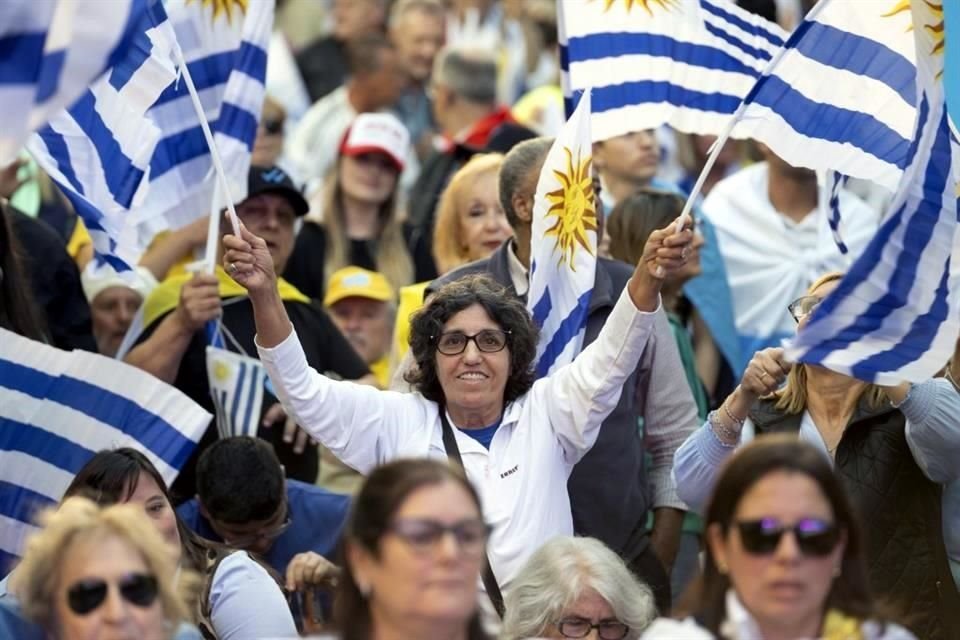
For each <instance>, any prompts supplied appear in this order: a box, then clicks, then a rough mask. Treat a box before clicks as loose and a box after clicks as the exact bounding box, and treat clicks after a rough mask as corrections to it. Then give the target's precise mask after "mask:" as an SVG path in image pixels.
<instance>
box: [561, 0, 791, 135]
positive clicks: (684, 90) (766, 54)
mask: <svg viewBox="0 0 960 640" xmlns="http://www.w3.org/2000/svg"><path fill="white" fill-rule="evenodd" d="M558 28H559V36H560V46H561V48H560V61H561V68H562V69H563V78H562V80H563V84H564V93H565V95H566V96H567V97H568V98H570V97H571V96H575V95H577V93H578V92H579V91H581V90H583V89H585V88H587V87H592V89H593V122H592V128H593V137H594V140H605V139H607V138H611V137H613V136H618V135H621V134H624V133H628V132H631V131H638V130H641V129H652V128H655V127H657V126H659V125H661V124H664V123H667V124H670V125H672V126H673V127H674V128H676V129H679V130H681V131H688V132H691V133H702V134H716V133H719V132H720V131H721V130H722V129H723V127H724V126H725V125H726V124H727V122H728V121H729V119H730V115H731V114H733V112H734V111H736V109H737V107H738V106H739V105H740V102H741V101H742V99H743V97H744V96H746V95H747V92H749V91H750V88H751V87H753V85H754V84H755V82H756V80H757V78H758V77H759V76H760V73H761V72H762V71H763V70H764V69H765V68H766V67H767V66H768V64H769V62H770V60H771V59H772V58H773V56H774V54H775V53H776V52H777V51H778V50H779V49H780V48H781V46H782V45H783V43H784V41H785V40H786V33H785V32H784V31H783V30H782V29H781V28H780V27H778V26H777V25H775V24H772V23H770V22H768V21H766V20H764V19H763V18H760V17H758V16H755V15H753V14H751V13H749V12H747V11H745V10H743V9H741V8H739V7H737V6H736V5H735V4H734V3H733V2H729V1H728V0H644V2H619V1H617V2H603V1H600V0H558ZM568 112H569V108H568Z"/></svg>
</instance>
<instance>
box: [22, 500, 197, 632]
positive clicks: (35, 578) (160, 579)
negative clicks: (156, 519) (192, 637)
mask: <svg viewBox="0 0 960 640" xmlns="http://www.w3.org/2000/svg"><path fill="white" fill-rule="evenodd" d="M38 520H39V522H40V524H41V525H42V526H43V529H42V530H41V531H40V532H39V533H37V534H35V535H33V536H32V537H31V538H30V539H29V540H28V541H27V546H26V551H25V553H24V555H23V560H22V561H21V562H20V564H19V566H18V567H17V570H16V572H15V573H14V575H13V577H12V578H11V581H12V590H13V592H14V593H16V594H17V596H18V597H19V598H20V601H21V606H22V608H23V613H24V615H25V616H26V617H27V618H29V619H30V620H32V621H33V622H36V623H37V624H40V625H45V626H46V627H47V628H48V629H50V628H52V627H53V626H54V625H55V618H56V615H55V606H54V602H55V599H56V596H55V592H56V589H57V588H58V581H59V574H60V570H61V568H62V567H63V564H64V559H65V558H66V556H67V554H68V553H70V552H71V550H72V549H73V547H74V544H75V543H76V542H78V541H81V540H90V539H93V538H97V539H101V540H102V539H104V538H106V537H108V536H115V537H117V538H119V539H121V540H123V541H124V542H125V543H126V544H128V545H130V547H132V548H133V549H135V550H136V551H137V553H139V554H140V556H141V557H142V558H143V561H144V564H146V565H147V571H148V572H149V573H150V574H151V575H153V576H155V577H156V579H157V586H158V596H159V598H160V604H161V606H162V608H163V615H164V618H165V619H166V621H167V622H168V623H169V629H170V630H171V631H172V630H173V629H174V628H175V627H176V626H177V624H179V623H180V622H181V621H183V620H188V619H189V614H188V611H187V607H186V605H185V604H184V600H183V598H181V597H180V595H179V594H178V593H177V592H176V591H175V589H174V586H173V585H174V571H175V560H174V556H173V554H172V553H171V551H170V550H169V549H168V545H167V543H166V542H164V540H163V538H162V537H161V535H160V533H159V532H158V531H157V528H156V527H155V526H154V525H153V524H152V523H151V522H150V520H149V519H148V518H147V515H146V514H145V513H144V511H143V507H142V506H141V505H137V504H118V505H112V506H109V507H105V508H100V507H98V506H97V505H96V503H94V502H93V501H91V500H88V499H87V498H83V497H73V498H68V499H67V500H65V501H64V502H63V504H62V505H60V507H59V508H58V509H56V510H53V509H51V510H48V511H46V512H44V513H43V514H41V516H40V517H39V519H38ZM178 582H179V583H180V584H181V585H184V586H192V583H193V582H194V580H193V579H192V577H191V578H190V579H188V580H185V581H184V580H182V579H181V580H180V581H178Z"/></svg>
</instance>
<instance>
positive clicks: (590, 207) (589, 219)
mask: <svg viewBox="0 0 960 640" xmlns="http://www.w3.org/2000/svg"><path fill="white" fill-rule="evenodd" d="M563 150H564V151H565V152H566V154H567V170H566V172H562V171H557V170H556V169H554V170H553V175H554V176H555V177H556V178H557V180H559V181H560V188H559V189H557V190H555V191H550V192H548V193H547V202H549V203H550V209H548V210H547V216H548V217H551V216H552V217H555V218H556V221H554V223H553V226H552V227H550V228H549V229H547V231H546V235H547V236H554V237H555V238H556V239H557V245H556V246H557V247H558V248H559V249H560V259H559V261H558V264H563V263H564V262H566V263H568V264H569V265H570V269H571V270H573V271H576V267H575V266H574V258H575V256H576V252H577V248H578V247H577V245H579V246H580V247H583V248H584V249H585V250H586V251H587V253H589V254H590V255H593V248H592V247H591V246H590V241H589V240H588V238H587V232H588V231H596V230H597V210H596V205H595V204H594V193H593V176H592V175H591V174H590V165H591V163H592V162H593V157H592V156H587V157H586V158H585V159H584V158H583V157H582V152H581V150H580V149H579V148H578V149H577V158H576V160H574V158H573V152H572V151H571V150H570V149H569V148H568V147H564V148H563Z"/></svg>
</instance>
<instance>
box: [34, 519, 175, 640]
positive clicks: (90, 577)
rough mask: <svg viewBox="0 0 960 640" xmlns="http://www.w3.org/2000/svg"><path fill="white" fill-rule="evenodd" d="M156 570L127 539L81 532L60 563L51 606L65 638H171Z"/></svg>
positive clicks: (140, 639)
mask: <svg viewBox="0 0 960 640" xmlns="http://www.w3.org/2000/svg"><path fill="white" fill-rule="evenodd" d="M153 579H154V576H153V575H152V574H151V573H150V570H149V569H148V568H147V565H146V563H145V562H144V559H143V556H141V555H140V553H139V552H138V551H137V550H136V549H135V548H134V547H133V546H131V545H130V544H129V543H128V542H126V541H125V540H123V539H121V538H119V537H117V536H115V535H109V536H107V537H106V538H100V537H98V538H81V539H79V540H76V541H75V542H74V543H73V544H71V545H70V547H69V548H68V550H67V552H66V554H65V555H64V558H63V561H62V563H61V565H60V574H59V576H58V579H57V584H56V587H55V588H56V591H55V593H54V595H53V607H54V612H55V616H56V619H55V621H54V624H55V626H56V629H57V637H58V638H60V639H61V640H154V639H157V640H159V639H161V638H168V637H169V636H170V633H169V630H168V629H167V622H166V620H165V618H164V615H163V607H162V605H161V603H160V598H159V597H158V596H157V590H156V583H155V582H153V583H152V584H151V580H153Z"/></svg>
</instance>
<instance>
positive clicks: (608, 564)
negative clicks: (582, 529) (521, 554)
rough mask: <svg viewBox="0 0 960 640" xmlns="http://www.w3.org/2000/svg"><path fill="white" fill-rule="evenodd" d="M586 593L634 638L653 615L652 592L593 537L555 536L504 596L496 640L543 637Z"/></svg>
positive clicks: (630, 637)
mask: <svg viewBox="0 0 960 640" xmlns="http://www.w3.org/2000/svg"><path fill="white" fill-rule="evenodd" d="M587 589H593V590H594V591H596V592H597V594H598V595H599V596H600V597H601V598H603V599H604V600H606V601H607V603H608V604H609V605H610V608H611V609H612V610H613V613H614V615H615V616H616V617H617V620H619V621H620V622H622V623H624V624H625V625H627V626H628V627H630V632H629V633H628V634H627V636H626V640H637V638H639V637H640V634H641V633H643V630H644V629H646V628H647V626H648V625H649V624H650V623H651V622H653V619H654V618H655V617H656V615H657V610H656V606H655V605H654V600H653V592H652V591H651V590H650V587H648V586H647V585H646V584H644V583H643V582H641V581H640V580H638V579H637V578H636V577H635V576H634V575H633V574H632V573H631V572H630V570H629V569H628V568H627V566H626V565H625V564H624V563H623V561H622V560H621V559H620V557H619V556H617V554H615V553H614V552H613V551H611V550H610V549H609V548H607V547H606V546H605V545H604V544H603V543H602V542H600V541H599V540H597V539H595V538H574V537H568V536H563V537H558V538H554V539H553V540H550V541H549V542H548V543H546V544H545V545H543V546H542V547H540V549H538V550H537V551H536V552H535V553H534V554H533V555H532V556H530V559H529V560H527V563H526V564H525V565H524V566H523V568H522V569H521V570H520V573H519V574H518V575H517V577H516V578H515V579H514V580H513V582H512V585H511V587H510V589H509V590H508V591H507V593H506V597H505V599H504V604H505V605H506V610H507V611H506V616H505V617H504V620H503V634H502V636H501V640H521V639H522V638H533V637H538V636H543V635H545V634H546V633H547V630H548V628H549V627H550V625H552V624H554V623H555V622H556V621H557V620H559V619H560V618H561V617H562V616H563V614H564V611H565V610H566V609H568V608H569V607H570V606H572V605H573V604H574V603H575V602H576V601H577V600H578V599H579V598H580V597H581V596H582V595H583V593H584V592H585V591H586V590H587Z"/></svg>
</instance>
